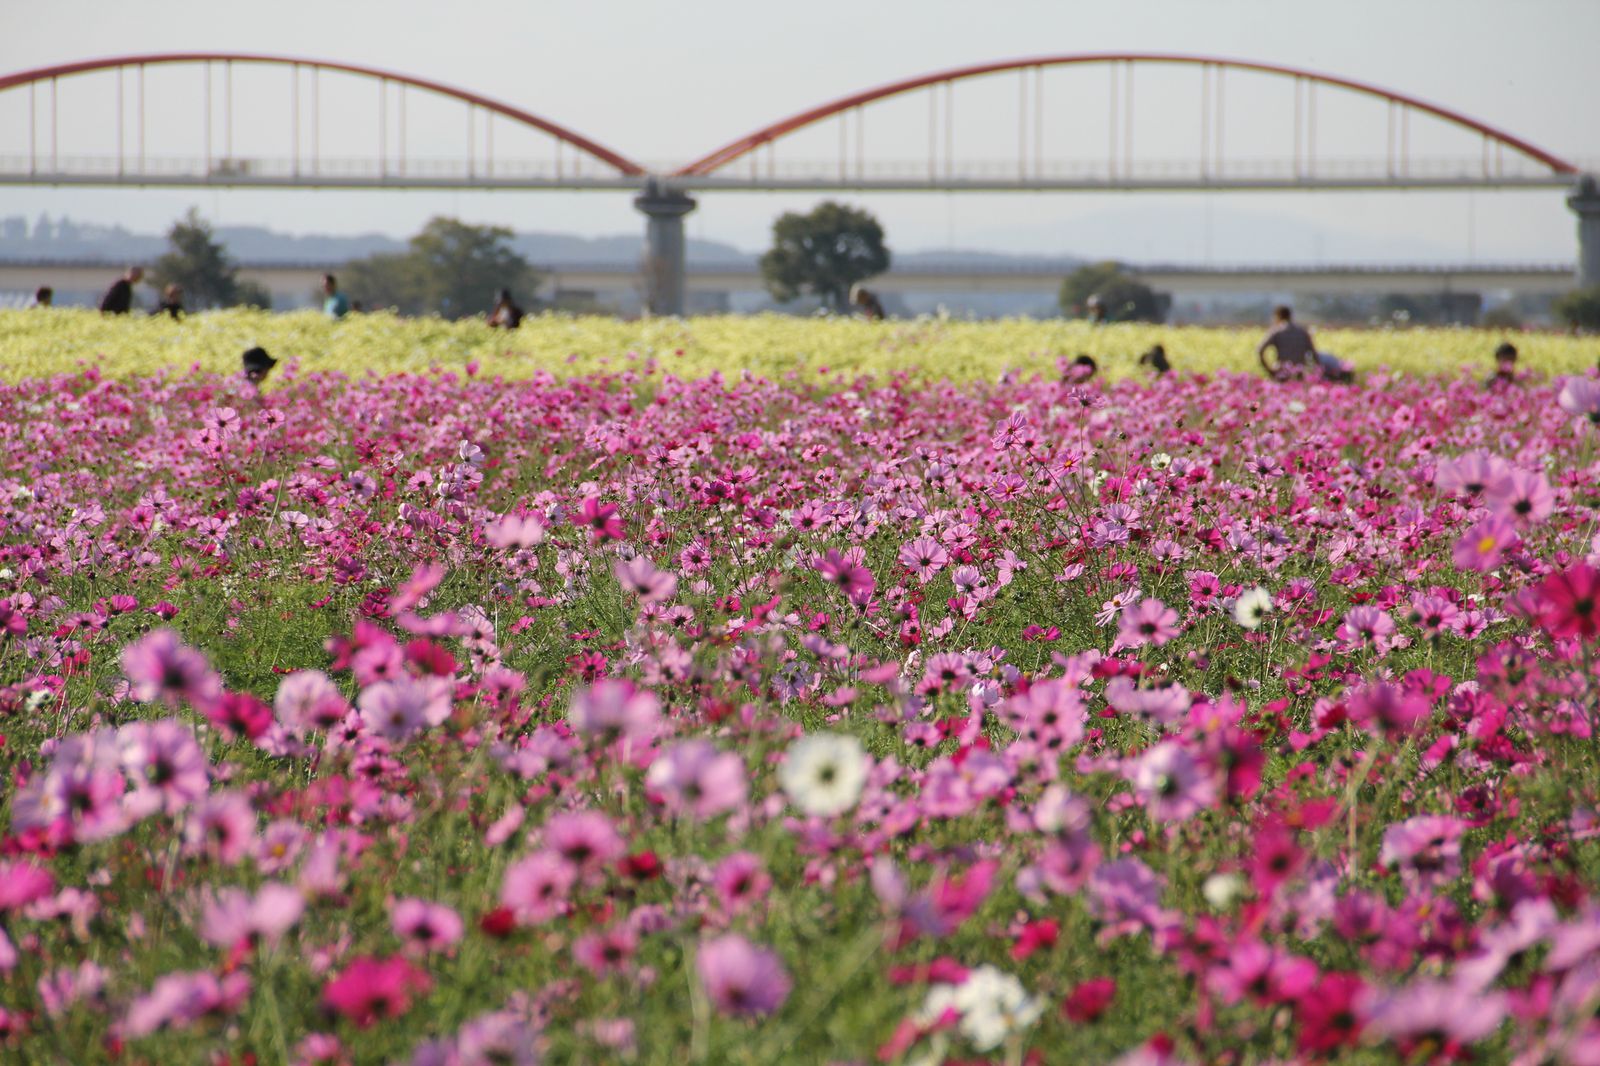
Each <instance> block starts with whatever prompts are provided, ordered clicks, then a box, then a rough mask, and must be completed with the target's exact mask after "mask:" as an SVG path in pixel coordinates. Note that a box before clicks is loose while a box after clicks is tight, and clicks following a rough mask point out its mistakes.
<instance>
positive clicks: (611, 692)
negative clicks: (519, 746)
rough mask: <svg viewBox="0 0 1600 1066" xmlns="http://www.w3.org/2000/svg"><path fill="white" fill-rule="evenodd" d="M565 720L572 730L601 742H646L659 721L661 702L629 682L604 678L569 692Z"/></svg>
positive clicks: (653, 694) (647, 691)
mask: <svg viewBox="0 0 1600 1066" xmlns="http://www.w3.org/2000/svg"><path fill="white" fill-rule="evenodd" d="M567 720H568V721H569V722H571V723H572V729H573V732H575V733H577V734H578V735H579V736H583V737H592V738H595V739H596V740H598V741H600V743H602V744H611V743H613V742H614V741H618V740H626V741H647V740H649V739H650V737H651V736H653V735H654V733H655V730H656V726H657V723H658V722H659V721H660V720H661V701H660V700H658V699H657V698H656V695H655V693H653V692H651V691H650V690H649V689H641V688H639V687H638V686H636V685H635V684H634V683H633V682H632V681H628V680H625V679H622V678H605V679H602V680H600V681H596V682H595V683H594V684H593V685H590V686H589V687H588V688H581V689H578V690H577V691H576V692H574V693H573V694H572V706H571V707H570V708H568V710H567Z"/></svg>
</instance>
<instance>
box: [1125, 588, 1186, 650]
mask: <svg viewBox="0 0 1600 1066" xmlns="http://www.w3.org/2000/svg"><path fill="white" fill-rule="evenodd" d="M1178 632H1179V627H1178V612H1177V611H1174V610H1173V609H1172V608H1170V607H1168V606H1167V605H1166V604H1164V603H1162V602H1161V601H1160V600H1158V599H1156V598H1155V597H1154V596H1147V597H1145V599H1143V600H1141V601H1140V602H1139V604H1138V606H1135V607H1129V608H1127V609H1125V610H1124V611H1123V612H1122V615H1121V619H1120V621H1119V623H1118V630H1117V642H1118V643H1119V644H1121V645H1123V646H1124V647H1129V648H1139V647H1143V646H1144V645H1146V644H1149V645H1151V646H1152V647H1160V646H1161V645H1163V644H1165V643H1167V641H1169V640H1171V639H1172V638H1173V637H1176V636H1177V635H1178Z"/></svg>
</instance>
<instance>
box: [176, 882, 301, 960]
mask: <svg viewBox="0 0 1600 1066" xmlns="http://www.w3.org/2000/svg"><path fill="white" fill-rule="evenodd" d="M305 906H306V903H305V897H304V896H302V895H301V894H300V892H299V890H298V889H295V888H292V887H290V886H289V885H282V884H278V883H276V882H272V881H269V882H267V883H266V884H264V885H262V886H261V888H260V889H259V890H257V892H256V894H255V895H254V896H253V897H252V896H251V895H250V894H249V893H247V892H245V891H244V890H243V889H239V888H223V889H218V890H217V891H215V892H213V893H211V894H209V895H208V896H207V897H206V899H205V902H204V904H203V905H202V907H201V911H200V936H201V938H202V939H204V940H205V941H206V943H208V944H211V945H212V946H213V947H219V948H229V947H233V946H234V945H235V944H238V943H240V942H241V941H244V942H247V943H254V942H256V941H258V940H259V941H262V942H264V943H267V944H275V943H277V942H278V940H279V939H281V938H282V936H283V934H284V933H286V932H288V931H289V930H290V929H292V928H294V926H295V925H296V924H297V923H298V922H299V921H300V916H301V915H302V914H303V913H304V912H305Z"/></svg>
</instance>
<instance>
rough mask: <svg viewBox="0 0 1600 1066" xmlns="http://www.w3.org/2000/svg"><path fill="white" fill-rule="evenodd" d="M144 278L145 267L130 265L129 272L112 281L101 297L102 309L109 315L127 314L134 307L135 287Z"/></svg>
mask: <svg viewBox="0 0 1600 1066" xmlns="http://www.w3.org/2000/svg"><path fill="white" fill-rule="evenodd" d="M143 278H144V268H143V267H129V268H128V270H127V273H125V274H123V275H122V277H120V278H118V279H117V280H116V281H114V282H112V283H111V288H109V289H107V290H106V294H105V295H104V296H102V297H100V310H101V311H103V312H105V313H106V314H108V315H125V314H127V313H128V312H129V311H131V310H132V309H133V287H134V286H135V285H137V284H139V282H140V281H141V280H143Z"/></svg>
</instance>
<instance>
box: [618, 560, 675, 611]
mask: <svg viewBox="0 0 1600 1066" xmlns="http://www.w3.org/2000/svg"><path fill="white" fill-rule="evenodd" d="M611 572H612V574H613V575H615V577H616V579H617V583H618V584H619V585H621V586H622V587H623V588H624V589H626V590H627V591H628V592H631V593H633V594H634V595H635V596H637V597H639V602H640V603H661V602H662V601H664V600H670V599H672V597H673V594H674V593H676V592H677V591H678V576H677V575H676V574H674V573H672V572H670V571H667V570H657V569H656V567H655V564H654V563H652V562H651V561H650V560H649V559H647V558H646V557H645V556H643V555H636V556H634V557H633V558H632V559H629V560H628V561H627V562H623V561H622V560H620V559H619V560H617V562H615V563H613V564H612V566H611Z"/></svg>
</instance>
